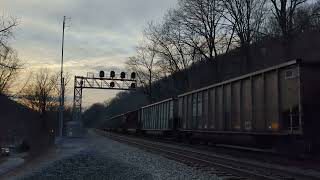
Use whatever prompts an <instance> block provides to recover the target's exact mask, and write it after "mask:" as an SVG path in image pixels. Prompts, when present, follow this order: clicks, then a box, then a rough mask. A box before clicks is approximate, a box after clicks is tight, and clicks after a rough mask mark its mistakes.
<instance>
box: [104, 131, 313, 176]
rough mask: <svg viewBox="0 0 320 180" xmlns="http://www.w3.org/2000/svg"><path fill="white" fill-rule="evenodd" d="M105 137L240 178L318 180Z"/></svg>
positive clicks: (153, 145) (162, 146)
mask: <svg viewBox="0 0 320 180" xmlns="http://www.w3.org/2000/svg"><path fill="white" fill-rule="evenodd" d="M104 135H106V136H108V137H110V138H111V139H114V140H116V141H120V142H124V143H127V144H131V145H135V146H138V147H142V148H144V149H147V150H150V151H156V152H159V153H162V154H164V155H165V156H166V157H168V158H171V159H176V160H178V161H179V160H181V159H187V160H189V161H194V162H197V163H200V164H206V165H209V166H211V167H214V168H218V169H221V170H223V171H226V172H229V173H231V174H232V175H235V176H236V177H239V176H238V175H237V174H241V177H243V176H244V177H246V178H247V179H269V180H275V179H318V178H315V177H309V176H307V175H301V174H299V175H297V174H292V175H291V174H290V173H288V172H283V171H281V170H275V169H274V168H267V167H258V166H257V165H256V164H249V163H245V162H241V161H237V160H234V159H232V158H226V157H222V156H212V155H208V154H203V153H200V152H196V151H192V150H186V149H178V148H177V147H172V146H165V145H161V144H163V143H161V144H159V143H154V142H148V141H147V140H137V139H133V138H128V137H125V136H120V135H115V134H110V133H104Z"/></svg>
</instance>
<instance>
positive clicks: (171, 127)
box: [109, 60, 320, 152]
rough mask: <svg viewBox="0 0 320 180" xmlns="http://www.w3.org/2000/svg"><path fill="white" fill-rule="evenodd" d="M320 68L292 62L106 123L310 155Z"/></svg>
mask: <svg viewBox="0 0 320 180" xmlns="http://www.w3.org/2000/svg"><path fill="white" fill-rule="evenodd" d="M319 105H320V64H319V63H304V62H302V61H300V60H294V61H290V62H287V63H283V64H280V65H277V66H273V67H270V68H267V69H263V70H260V71H257V72H253V73H250V74H247V75H243V76H240V77H237V78H234V79H230V80H227V81H224V82H221V83H217V84H213V85H211V86H208V87H204V88H201V89H198V90H195V91H191V92H188V93H184V94H181V95H179V96H178V97H177V98H171V99H167V100H164V101H161V102H158V103H154V104H150V105H148V106H144V107H142V108H140V109H138V110H136V111H132V112H128V113H125V114H123V115H119V116H117V117H114V118H111V119H110V120H109V121H112V120H115V119H117V118H118V119H119V118H120V119H121V121H118V123H120V125H119V126H118V127H117V128H118V129H121V130H122V131H128V130H130V131H134V132H142V133H147V134H160V135H171V136H175V137H179V138H187V139H190V140H195V139H196V140H201V141H206V142H211V143H230V144H246V145H259V146H272V147H276V148H280V150H288V149H290V151H294V150H295V151H297V152H298V151H299V152H301V151H303V152H310V151H311V150H312V149H316V148H317V147H319V144H320V131H319V130H318V128H319V127H320V120H319V116H318V114H317V112H318V111H319V108H320V106H319Z"/></svg>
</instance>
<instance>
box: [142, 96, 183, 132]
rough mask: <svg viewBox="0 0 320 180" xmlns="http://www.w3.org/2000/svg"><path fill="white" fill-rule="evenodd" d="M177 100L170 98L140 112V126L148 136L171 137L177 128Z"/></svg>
mask: <svg viewBox="0 0 320 180" xmlns="http://www.w3.org/2000/svg"><path fill="white" fill-rule="evenodd" d="M177 109H178V108H177V100H176V99H175V98H170V99H166V100H163V101H161V102H157V103H154V104H150V105H148V106H144V107H142V108H141V109H140V110H139V126H140V129H141V131H142V132H144V133H147V134H157V135H164V134H165V135H169V134H172V132H173V131H174V130H175V128H176V122H177V120H176V117H177Z"/></svg>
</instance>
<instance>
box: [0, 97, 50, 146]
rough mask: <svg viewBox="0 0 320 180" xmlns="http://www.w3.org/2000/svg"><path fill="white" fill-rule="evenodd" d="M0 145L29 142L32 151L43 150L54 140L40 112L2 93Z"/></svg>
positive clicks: (0, 100) (0, 99)
mask: <svg viewBox="0 0 320 180" xmlns="http://www.w3.org/2000/svg"><path fill="white" fill-rule="evenodd" d="M0 107H1V108H0V115H1V116H0V124H1V126H0V145H1V146H3V145H5V146H6V145H18V144H20V143H21V142H22V141H25V142H27V143H28V144H29V146H30V148H31V151H32V152H37V151H40V150H42V148H43V147H47V146H48V145H49V144H50V143H52V142H53V140H54V138H53V136H50V133H49V129H48V125H49V123H47V122H44V121H42V120H41V119H40V117H39V114H38V113H37V112H34V111H32V110H30V109H29V108H27V107H25V106H22V105H20V104H18V103H16V102H15V101H12V100H10V99H8V98H7V97H6V96H3V95H0Z"/></svg>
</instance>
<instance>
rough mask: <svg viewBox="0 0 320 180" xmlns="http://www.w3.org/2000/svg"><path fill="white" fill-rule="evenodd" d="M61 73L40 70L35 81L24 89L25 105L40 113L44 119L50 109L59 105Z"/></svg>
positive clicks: (35, 76)
mask: <svg viewBox="0 0 320 180" xmlns="http://www.w3.org/2000/svg"><path fill="white" fill-rule="evenodd" d="M58 80H59V73H52V72H50V71H49V70H48V69H40V70H39V71H38V72H36V74H34V76H33V81H31V82H30V84H29V85H28V86H27V87H26V88H25V89H24V92H23V94H24V97H25V98H24V99H23V103H24V104H26V105H27V106H29V107H30V108H32V109H34V110H36V111H38V112H39V113H40V115H41V116H42V117H44V116H45V114H46V112H47V110H48V109H50V108H52V107H55V106H57V105H58V97H59V92H58V87H57V86H58Z"/></svg>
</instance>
